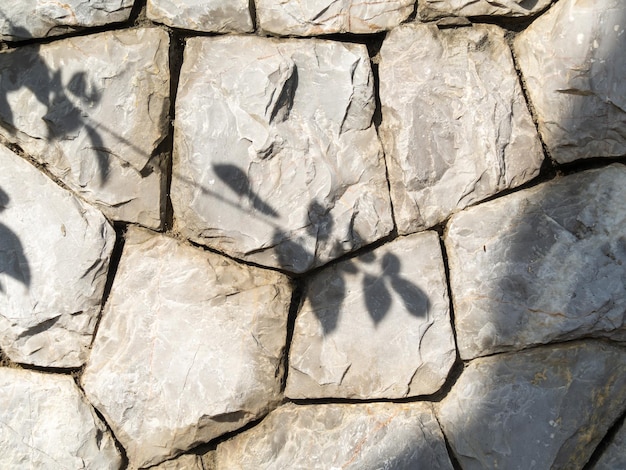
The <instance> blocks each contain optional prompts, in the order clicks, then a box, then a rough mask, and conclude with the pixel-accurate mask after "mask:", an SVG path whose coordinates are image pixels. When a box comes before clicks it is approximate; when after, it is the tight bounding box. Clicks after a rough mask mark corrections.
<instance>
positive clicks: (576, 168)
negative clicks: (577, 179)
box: [557, 155, 626, 175]
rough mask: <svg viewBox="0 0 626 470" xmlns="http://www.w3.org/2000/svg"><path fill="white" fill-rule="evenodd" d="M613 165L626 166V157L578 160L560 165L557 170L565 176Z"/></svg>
mask: <svg viewBox="0 0 626 470" xmlns="http://www.w3.org/2000/svg"><path fill="white" fill-rule="evenodd" d="M613 163H620V164H622V165H626V155H624V156H621V157H597V158H583V159H581V160H576V161H574V162H571V163H564V164H562V165H558V166H557V170H558V171H559V172H561V173H562V174H563V175H571V174H573V173H579V172H581V171H586V170H593V169H597V168H603V167H605V166H608V165H611V164H613Z"/></svg>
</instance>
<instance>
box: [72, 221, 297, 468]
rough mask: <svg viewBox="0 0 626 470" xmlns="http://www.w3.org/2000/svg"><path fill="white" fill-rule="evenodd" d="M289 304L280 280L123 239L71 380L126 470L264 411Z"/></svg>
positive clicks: (274, 383) (204, 255) (151, 242)
mask: <svg viewBox="0 0 626 470" xmlns="http://www.w3.org/2000/svg"><path fill="white" fill-rule="evenodd" d="M289 302H290V288H289V286H288V282H287V279H286V278H285V277H284V276H282V275H280V274H277V273H275V272H271V271H264V270H260V269H255V268H249V267H246V266H243V265H238V264H236V263H234V262H233V261H230V260H227V259H226V258H224V257H222V256H219V255H216V254H213V253H208V252H205V251H203V250H200V249H197V248H193V247H191V246H187V245H183V244H181V243H180V242H178V241H176V240H174V239H171V238H168V237H165V236H163V235H155V234H152V233H150V232H148V231H145V230H141V229H131V230H130V231H129V232H128V234H127V237H126V244H125V246H124V253H123V255H122V259H121V263H120V267H119V270H118V272H117V275H116V278H115V282H114V285H113V289H112V293H111V296H110V298H109V301H108V303H107V306H106V308H105V312H104V314H103V319H102V321H101V324H100V326H99V328H98V335H97V336H96V339H95V341H94V345H93V351H92V354H91V358H90V360H89V362H88V364H87V367H86V369H85V372H84V374H83V377H82V381H83V385H84V388H85V392H86V393H87V396H88V398H89V400H90V401H91V402H92V403H93V404H94V405H95V406H96V407H97V408H98V409H99V410H100V411H101V413H102V414H103V415H104V416H105V418H106V419H107V422H108V423H109V424H110V425H111V427H112V429H113V431H114V433H115V435H116V436H117V438H118V439H119V440H120V442H121V443H122V445H123V446H124V448H125V449H126V451H127V454H128V457H129V459H130V461H131V464H132V465H135V466H138V467H142V466H149V465H154V464H157V463H159V462H161V461H163V460H165V459H167V458H171V457H173V456H175V455H176V454H177V453H180V452H181V451H184V450H186V449H189V448H191V447H193V446H194V445H197V444H200V443H203V442H208V441H209V440H211V439H213V438H215V437H217V436H219V435H221V434H224V433H226V432H229V431H232V430H235V429H237V428H239V427H241V426H243V425H244V424H246V423H247V422H249V421H251V420H253V419H256V418H258V417H260V416H262V415H263V414H264V413H267V411H268V408H269V407H270V405H271V404H272V403H274V402H276V401H277V400H278V399H279V393H280V381H281V372H282V371H281V359H282V353H283V349H284V348H285V338H286V334H287V331H286V325H287V312H288V309H289Z"/></svg>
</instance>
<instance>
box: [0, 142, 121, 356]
mask: <svg viewBox="0 0 626 470" xmlns="http://www.w3.org/2000/svg"><path fill="white" fill-rule="evenodd" d="M0 168H2V170H1V171H0V347H1V348H2V350H3V351H4V352H5V353H6V354H7V356H9V358H11V359H12V360H13V361H16V362H22V363H27V364H34V365H38V366H43V367H80V366H81V365H82V364H83V363H84V362H85V360H86V359H87V354H88V352H89V345H90V344H91V340H92V335H93V330H94V328H95V326H96V322H97V320H98V316H99V314H100V303H101V301H102V294H103V292H104V285H105V282H106V277H107V271H108V267H109V259H110V256H111V251H112V250H113V244H114V242H115V232H114V231H113V228H112V227H111V226H110V225H109V223H108V222H107V220H106V219H105V218H104V216H103V215H102V214H101V213H100V212H98V211H97V210H95V209H94V208H92V207H90V206H88V205H87V204H85V203H83V202H82V201H80V200H79V199H77V198H76V197H75V196H73V195H72V194H71V193H70V192H69V191H66V190H65V189H62V188H60V187H59V186H57V185H56V184H55V183H53V182H52V181H51V180H50V179H49V178H47V177H45V176H44V175H43V174H41V173H40V172H39V171H38V170H37V169H36V168H35V167H33V166H32V165H31V164H29V163H27V162H26V161H24V160H22V159H21V158H20V157H18V156H17V155H15V154H14V153H13V152H11V151H9V150H7V149H6V148H4V147H2V146H0Z"/></svg>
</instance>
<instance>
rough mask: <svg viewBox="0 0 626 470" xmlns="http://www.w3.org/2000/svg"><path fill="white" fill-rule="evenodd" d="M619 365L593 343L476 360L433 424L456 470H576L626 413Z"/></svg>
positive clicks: (615, 350)
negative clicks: (455, 462) (440, 430)
mask: <svg viewBox="0 0 626 470" xmlns="http://www.w3.org/2000/svg"><path fill="white" fill-rule="evenodd" d="M624 361H626V351H625V350H624V349H623V348H619V347H616V346H612V345H608V344H605V343H601V342H594V341H590V342H588V343H583V342H577V343H568V344H567V345H559V346H557V345H554V346H545V347H542V348H537V349H532V350H529V351H523V352H519V353H516V354H501V355H497V356H492V357H488V358H481V359H476V360H474V361H472V362H471V363H470V365H469V366H468V367H467V368H466V369H465V371H463V374H462V375H461V377H460V378H459V380H458V381H457V383H456V384H454V387H453V388H452V390H451V391H450V393H449V394H448V396H446V398H444V399H443V401H442V402H441V405H440V408H439V411H438V418H439V422H440V423H441V426H442V428H443V432H444V434H445V435H446V437H447V438H448V442H449V443H450V447H451V448H452V450H453V452H454V454H455V455H456V458H457V459H458V461H459V463H460V465H461V467H462V468H463V469H464V470H482V469H485V468H506V469H507V470H508V469H510V470H529V469H537V470H539V469H546V468H550V469H554V470H560V469H563V470H569V469H573V468H584V465H585V463H586V462H587V461H588V459H589V457H590V456H591V454H592V453H593V451H594V449H595V447H596V446H597V445H598V443H599V442H600V440H601V439H602V437H603V436H604V435H605V433H606V431H607V430H608V429H609V427H610V426H611V424H612V423H613V422H614V421H615V420H616V419H617V417H618V416H620V415H621V414H622V413H623V412H624V410H625V409H626V401H625V400H626V375H625V374H624V368H623V367H620V365H623V364H624Z"/></svg>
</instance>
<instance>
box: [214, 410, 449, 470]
mask: <svg viewBox="0 0 626 470" xmlns="http://www.w3.org/2000/svg"><path fill="white" fill-rule="evenodd" d="M216 467H217V469H218V470H235V469H249V468H258V469H273V470H274V469H275V470H279V469H290V470H291V469H309V468H312V467H314V468H329V469H331V468H333V469H334V468H341V469H345V470H349V469H352V470H357V469H358V470H374V469H394V468H398V469H400V468H407V469H408V468H432V469H438V470H439V469H440V470H448V469H449V470H452V465H451V464H450V460H449V458H448V454H447V452H446V448H445V443H444V440H443V435H442V434H441V430H440V429H439V425H438V424H437V421H436V419H435V416H434V413H433V411H432V408H431V407H430V405H428V404H426V403H411V404H409V403H405V404H397V403H371V404H363V405H317V406H298V405H293V404H287V405H284V406H282V407H280V408H278V409H277V410H275V411H273V412H272V413H270V415H269V416H268V417H267V418H266V419H265V420H263V422H262V423H261V424H260V425H258V426H256V427H255V428H253V429H251V430H249V431H246V432H244V433H242V434H240V435H238V436H236V437H235V438H233V439H230V440H229V441H226V442H224V443H222V444H220V445H219V446H218V448H217V451H216Z"/></svg>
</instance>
